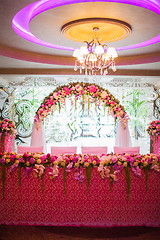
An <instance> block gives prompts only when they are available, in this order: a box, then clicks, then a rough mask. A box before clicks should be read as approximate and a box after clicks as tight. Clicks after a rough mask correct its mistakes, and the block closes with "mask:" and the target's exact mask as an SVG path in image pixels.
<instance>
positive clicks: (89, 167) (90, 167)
mask: <svg viewBox="0 0 160 240" xmlns="http://www.w3.org/2000/svg"><path fill="white" fill-rule="evenodd" d="M91 169H92V166H91V164H90V165H89V166H88V167H86V176H87V195H89V184H90V181H91Z"/></svg>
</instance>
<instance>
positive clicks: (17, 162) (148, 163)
mask: <svg viewBox="0 0 160 240" xmlns="http://www.w3.org/2000/svg"><path fill="white" fill-rule="evenodd" d="M0 166H1V175H2V188H3V198H4V183H5V168H7V169H8V171H9V173H10V174H11V175H12V174H13V172H15V170H17V169H18V178H19V187H20V184H21V168H23V169H24V172H25V174H26V175H27V176H29V175H30V173H31V172H34V174H35V175H36V177H37V178H40V179H41V185H42V192H43V177H44V174H45V172H46V169H47V168H48V169H49V177H50V179H51V180H53V181H54V180H55V178H57V177H58V175H59V168H63V181H64V192H66V185H65V179H66V174H67V173H69V172H70V171H71V170H72V169H74V173H75V180H77V181H79V182H80V183H81V182H83V180H84V171H83V170H84V169H85V170H86V177H87V188H88V194H89V184H90V179H91V169H92V168H97V171H98V172H99V174H100V176H101V177H102V179H106V178H108V179H109V181H110V184H111V190H112V185H113V183H114V182H115V181H117V180H118V177H117V175H118V173H119V172H121V171H122V170H123V169H124V171H125V173H126V180H127V193H128V200H129V192H130V169H131V170H132V171H133V173H134V174H135V175H136V176H139V177H140V176H141V174H142V170H145V172H146V190H147V186H148V171H149V170H151V169H153V170H155V171H157V172H160V156H158V155H155V154H146V155H140V154H132V155H128V154H106V155H105V154H102V155H101V156H97V155H88V154H87V155H81V154H73V155H50V154H47V155H45V154H43V153H37V154H32V153H31V154H28V153H24V154H16V153H7V152H6V153H3V154H0ZM47 172H48V171H47Z"/></svg>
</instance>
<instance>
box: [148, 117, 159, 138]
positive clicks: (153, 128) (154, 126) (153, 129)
mask: <svg viewBox="0 0 160 240" xmlns="http://www.w3.org/2000/svg"><path fill="white" fill-rule="evenodd" d="M147 132H148V134H149V135H151V136H160V120H157V121H152V122H151V123H150V125H149V127H148V128H147Z"/></svg>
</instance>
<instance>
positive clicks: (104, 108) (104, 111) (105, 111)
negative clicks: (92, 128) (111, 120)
mask: <svg viewBox="0 0 160 240" xmlns="http://www.w3.org/2000/svg"><path fill="white" fill-rule="evenodd" d="M103 109H104V116H105V115H106V107H105V105H104V106H103Z"/></svg>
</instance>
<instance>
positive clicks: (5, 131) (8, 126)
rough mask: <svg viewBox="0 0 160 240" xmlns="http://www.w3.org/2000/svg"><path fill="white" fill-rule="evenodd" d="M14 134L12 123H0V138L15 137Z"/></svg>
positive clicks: (4, 120)
mask: <svg viewBox="0 0 160 240" xmlns="http://www.w3.org/2000/svg"><path fill="white" fill-rule="evenodd" d="M16 134H17V130H16V127H15V125H14V122H13V121H10V120H8V119H3V120H2V121H0V137H1V136H3V137H5V136H7V135H10V136H12V137H15V136H16Z"/></svg>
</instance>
